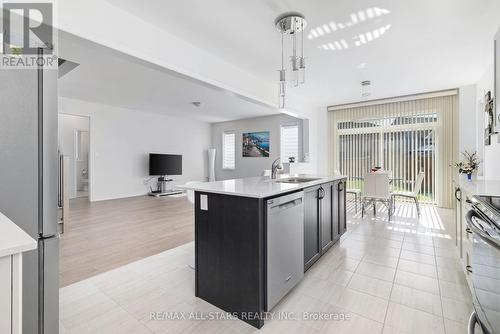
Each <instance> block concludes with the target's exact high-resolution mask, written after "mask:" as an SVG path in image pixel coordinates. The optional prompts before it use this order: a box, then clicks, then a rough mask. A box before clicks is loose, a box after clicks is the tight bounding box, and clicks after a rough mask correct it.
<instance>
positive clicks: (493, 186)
mask: <svg viewBox="0 0 500 334" xmlns="http://www.w3.org/2000/svg"><path fill="white" fill-rule="evenodd" d="M459 185H460V188H462V189H464V190H465V191H466V192H468V193H470V194H472V195H484V196H500V181H493V180H471V181H469V180H466V179H465V178H460V180H459Z"/></svg>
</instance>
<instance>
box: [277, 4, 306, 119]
mask: <svg viewBox="0 0 500 334" xmlns="http://www.w3.org/2000/svg"><path fill="white" fill-rule="evenodd" d="M306 24H307V22H306V20H305V18H304V16H303V15H302V14H298V13H287V14H283V15H281V16H279V17H278V18H277V19H276V20H275V25H276V28H277V29H278V31H279V32H280V33H281V69H280V70H279V71H278V72H279V82H278V84H279V108H280V109H284V108H285V102H286V82H287V81H286V68H285V50H284V46H285V45H284V44H285V37H286V36H290V38H291V40H292V41H291V42H292V54H291V56H290V62H291V66H290V67H291V71H292V73H291V77H292V82H293V85H294V86H295V87H297V86H299V85H301V84H304V83H305V80H306V79H305V78H306V74H305V71H306V60H305V57H304V29H305V27H306ZM299 33H300V56H299V55H298V54H297V34H299Z"/></svg>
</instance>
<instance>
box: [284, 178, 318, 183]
mask: <svg viewBox="0 0 500 334" xmlns="http://www.w3.org/2000/svg"><path fill="white" fill-rule="evenodd" d="M317 180H319V178H312V177H286V178H283V179H277V180H276V181H275V182H277V183H304V182H311V181H317Z"/></svg>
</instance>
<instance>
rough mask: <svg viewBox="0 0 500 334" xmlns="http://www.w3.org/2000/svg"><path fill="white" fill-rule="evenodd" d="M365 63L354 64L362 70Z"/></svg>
mask: <svg viewBox="0 0 500 334" xmlns="http://www.w3.org/2000/svg"><path fill="white" fill-rule="evenodd" d="M366 65H367V64H366V63H359V64H358V66H356V67H357V68H358V69H359V70H362V69H364V68H366Z"/></svg>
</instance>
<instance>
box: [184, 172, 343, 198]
mask: <svg viewBox="0 0 500 334" xmlns="http://www.w3.org/2000/svg"><path fill="white" fill-rule="evenodd" d="M290 177H307V178H316V179H317V180H314V181H309V182H302V183H281V182H276V181H278V180H279V179H287V178H290ZM343 178H345V176H341V175H331V176H318V175H279V176H278V179H271V178H269V177H247V178H242V179H232V180H224V181H215V182H199V183H194V184H189V185H181V186H177V187H178V188H181V189H187V190H194V191H201V192H207V193H215V194H225V195H234V196H243V197H254V198H266V197H271V196H276V195H279V194H283V193H287V192H291V191H294V190H300V189H304V188H308V187H312V186H315V185H319V184H322V183H327V182H332V181H336V180H340V179H343Z"/></svg>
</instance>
